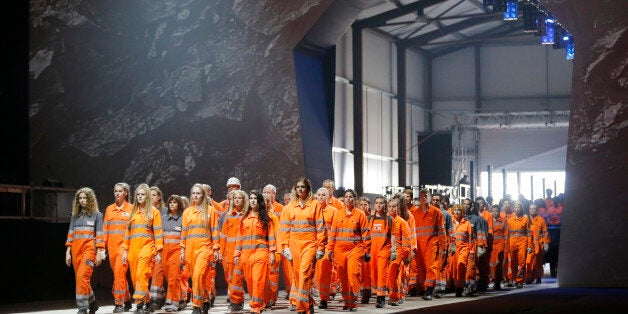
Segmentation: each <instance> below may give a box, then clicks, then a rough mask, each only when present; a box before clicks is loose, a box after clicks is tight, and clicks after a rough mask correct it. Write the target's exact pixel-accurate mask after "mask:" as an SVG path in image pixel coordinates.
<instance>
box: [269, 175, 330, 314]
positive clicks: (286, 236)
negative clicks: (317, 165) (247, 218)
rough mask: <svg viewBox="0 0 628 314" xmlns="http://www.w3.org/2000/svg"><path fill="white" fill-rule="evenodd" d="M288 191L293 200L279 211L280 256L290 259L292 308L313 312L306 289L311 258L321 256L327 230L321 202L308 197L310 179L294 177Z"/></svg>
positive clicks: (312, 267) (309, 276)
mask: <svg viewBox="0 0 628 314" xmlns="http://www.w3.org/2000/svg"><path fill="white" fill-rule="evenodd" d="M292 191H293V192H292V196H293V201H292V203H290V204H288V205H287V206H285V207H284V209H283V211H284V212H282V219H281V222H280V224H281V232H280V234H281V236H280V238H281V241H282V243H281V246H282V251H283V255H284V256H285V257H286V258H287V259H288V260H292V269H293V279H294V281H293V286H294V289H296V291H294V292H296V310H297V312H299V313H308V312H309V313H311V312H313V311H314V299H313V297H312V296H311V295H310V291H311V289H312V279H313V277H314V265H315V262H316V261H315V259H321V258H323V255H324V254H325V244H326V241H327V229H326V228H325V221H324V220H323V211H322V209H321V205H320V204H319V203H318V202H317V201H316V200H315V199H313V197H312V184H311V183H310V180H308V179H307V178H300V179H298V180H297V182H296V183H295V184H294V186H293V188H292Z"/></svg>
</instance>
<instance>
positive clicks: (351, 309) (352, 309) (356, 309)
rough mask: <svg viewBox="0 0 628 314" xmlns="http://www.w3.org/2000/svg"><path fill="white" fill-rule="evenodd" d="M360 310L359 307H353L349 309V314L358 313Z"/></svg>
mask: <svg viewBox="0 0 628 314" xmlns="http://www.w3.org/2000/svg"><path fill="white" fill-rule="evenodd" d="M357 311H358V308H357V307H352V308H350V309H349V312H357Z"/></svg>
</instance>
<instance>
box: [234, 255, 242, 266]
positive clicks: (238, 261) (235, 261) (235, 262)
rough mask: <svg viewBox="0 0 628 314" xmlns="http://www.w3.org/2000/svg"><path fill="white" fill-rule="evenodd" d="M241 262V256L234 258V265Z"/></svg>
mask: <svg viewBox="0 0 628 314" xmlns="http://www.w3.org/2000/svg"><path fill="white" fill-rule="evenodd" d="M239 264H240V256H235V257H234V258H233V265H239Z"/></svg>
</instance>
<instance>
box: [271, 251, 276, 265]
mask: <svg viewBox="0 0 628 314" xmlns="http://www.w3.org/2000/svg"><path fill="white" fill-rule="evenodd" d="M273 264H275V252H270V265H273Z"/></svg>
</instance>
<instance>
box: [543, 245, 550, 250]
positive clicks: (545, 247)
mask: <svg viewBox="0 0 628 314" xmlns="http://www.w3.org/2000/svg"><path fill="white" fill-rule="evenodd" d="M543 251H545V252H547V251H549V244H547V243H545V245H543Z"/></svg>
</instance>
